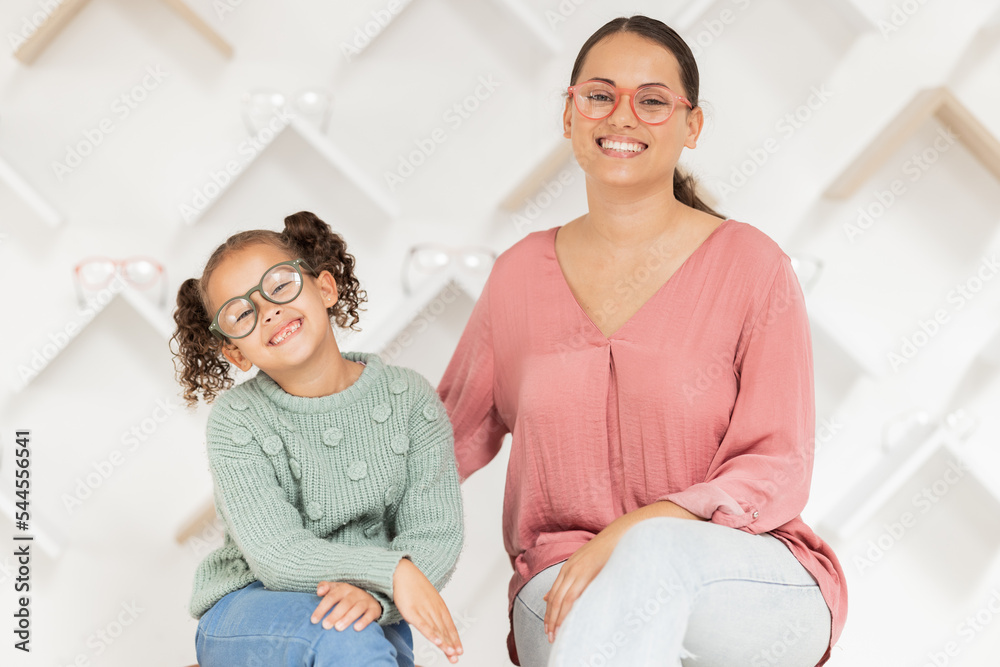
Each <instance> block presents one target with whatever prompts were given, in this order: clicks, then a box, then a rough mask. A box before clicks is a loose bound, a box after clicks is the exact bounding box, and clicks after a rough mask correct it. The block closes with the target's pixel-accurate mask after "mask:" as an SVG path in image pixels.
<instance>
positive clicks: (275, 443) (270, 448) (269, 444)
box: [261, 435, 284, 456]
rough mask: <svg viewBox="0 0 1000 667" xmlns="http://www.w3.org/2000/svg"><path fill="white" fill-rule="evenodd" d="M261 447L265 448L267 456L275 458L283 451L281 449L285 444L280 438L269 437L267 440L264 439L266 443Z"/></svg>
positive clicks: (275, 436)
mask: <svg viewBox="0 0 1000 667" xmlns="http://www.w3.org/2000/svg"><path fill="white" fill-rule="evenodd" d="M261 446H262V447H263V449H264V453H265V454H269V455H271V456H274V455H275V454H277V453H278V452H280V451H281V448H282V447H283V446H284V443H283V442H281V438H280V437H279V436H277V435H269V436H267V437H266V438H264V442H263V443H262V445H261Z"/></svg>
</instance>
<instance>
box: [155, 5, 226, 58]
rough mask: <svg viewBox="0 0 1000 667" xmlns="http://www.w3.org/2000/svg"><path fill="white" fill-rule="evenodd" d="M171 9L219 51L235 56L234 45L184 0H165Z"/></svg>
mask: <svg viewBox="0 0 1000 667" xmlns="http://www.w3.org/2000/svg"><path fill="white" fill-rule="evenodd" d="M163 2H165V3H166V4H167V5H168V6H169V7H170V8H171V9H173V10H174V11H175V12H177V13H178V14H179V15H180V17H181V18H182V19H184V20H185V21H186V22H187V23H188V24H189V25H190V26H191V27H193V28H194V29H195V30H197V31H198V32H199V33H201V35H202V36H203V37H204V38H205V39H207V40H208V41H209V43H211V45H212V46H214V47H215V48H216V49H218V51H219V53H221V54H222V55H223V56H225V57H226V58H232V57H233V46H232V44H230V43H229V42H227V41H226V39H225V37H223V36H222V35H221V34H219V32H218V31H217V30H216V29H215V28H213V27H212V26H211V24H210V23H208V21H206V20H205V19H204V17H203V16H202V15H201V14H200V13H198V12H197V11H196V10H195V9H194V8H193V7H192V6H191V5H189V4H188V3H186V2H184V0H163Z"/></svg>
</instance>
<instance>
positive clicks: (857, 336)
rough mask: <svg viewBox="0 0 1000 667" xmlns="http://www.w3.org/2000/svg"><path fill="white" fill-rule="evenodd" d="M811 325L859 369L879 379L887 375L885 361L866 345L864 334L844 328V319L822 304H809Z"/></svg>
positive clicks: (857, 330)
mask: <svg viewBox="0 0 1000 667" xmlns="http://www.w3.org/2000/svg"><path fill="white" fill-rule="evenodd" d="M807 309H808V311H809V323H810V325H811V326H813V327H816V328H818V329H822V330H823V332H824V333H825V334H826V336H827V337H828V338H829V339H830V340H832V341H834V342H835V343H836V344H837V346H838V347H839V348H840V349H841V350H842V351H843V353H844V355H845V356H846V357H847V358H848V359H850V360H851V361H853V362H854V364H856V365H857V367H858V368H859V369H860V370H862V371H864V372H865V373H867V374H869V375H871V376H872V377H875V378H878V377H881V376H882V375H883V374H884V373H885V361H884V360H883V358H882V355H880V354H878V353H877V352H875V351H874V350H873V349H871V347H870V346H869V345H867V344H866V338H865V336H864V333H863V332H862V331H860V330H859V329H858V328H857V327H853V326H844V325H843V324H842V318H840V317H837V316H835V315H833V314H832V313H830V312H829V310H828V309H827V308H824V307H823V305H822V304H819V303H816V302H809V303H808V304H807Z"/></svg>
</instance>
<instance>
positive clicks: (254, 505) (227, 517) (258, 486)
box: [208, 405, 408, 610]
mask: <svg viewBox="0 0 1000 667" xmlns="http://www.w3.org/2000/svg"><path fill="white" fill-rule="evenodd" d="M244 420H245V418H243V417H242V413H238V412H236V411H234V410H233V409H232V408H229V407H226V406H223V405H217V406H216V407H215V408H213V410H212V413H211V414H210V415H209V420H208V460H209V467H210V469H211V472H212V477H213V480H214V482H215V487H216V493H215V496H216V503H217V508H218V511H219V514H220V516H221V517H222V520H223V522H224V523H225V526H226V530H227V531H228V533H229V535H230V536H231V537H232V539H233V541H234V542H235V543H236V546H237V547H239V549H240V551H241V552H242V554H243V557H244V559H245V560H246V562H247V565H248V566H249V567H250V570H251V571H252V572H253V574H254V576H255V577H257V579H258V580H259V581H260V582H261V583H262V584H264V586H265V587H267V588H269V589H271V590H276V591H292V592H315V591H316V586H317V584H318V583H319V582H320V581H324V580H325V581H343V582H346V583H349V584H352V585H355V586H358V587H359V588H364V589H365V590H368V591H376V592H379V593H382V594H384V595H386V596H389V597H390V598H391V596H392V576H393V574H394V573H395V570H396V565H397V564H398V563H399V560H400V558H403V557H404V556H407V555H408V554H407V552H405V551H396V550H390V549H385V548H380V547H376V546H370V545H356V544H352V545H344V544H336V543H332V542H329V541H327V540H323V539H321V538H319V537H317V536H316V535H314V534H313V533H312V532H311V531H309V530H308V529H306V528H305V526H304V523H303V520H302V516H301V514H299V511H298V509H297V508H296V507H295V506H294V505H293V504H292V503H290V502H289V501H288V500H287V498H286V496H285V491H284V489H283V488H282V487H281V485H280V484H279V481H278V478H277V476H276V474H275V471H274V467H273V466H272V464H271V461H270V459H269V458H268V456H267V454H265V453H264V451H263V449H262V447H261V444H260V443H259V442H258V439H257V438H254V437H253V434H252V429H251V428H248V426H251V424H248V423H246V422H245V421H244ZM383 599H384V598H383ZM380 602H381V600H380ZM383 610H385V604H383Z"/></svg>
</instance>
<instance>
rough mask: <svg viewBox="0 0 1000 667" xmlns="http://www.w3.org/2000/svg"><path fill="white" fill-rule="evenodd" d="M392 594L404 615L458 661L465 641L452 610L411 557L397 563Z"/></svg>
mask: <svg viewBox="0 0 1000 667" xmlns="http://www.w3.org/2000/svg"><path fill="white" fill-rule="evenodd" d="M392 593H393V595H392V597H393V602H395V603H396V608H397V609H399V613H400V614H401V615H402V616H403V618H404V619H406V620H407V621H408V622H409V623H411V624H413V627H415V628H416V629H417V630H419V631H420V634H422V635H423V636H424V637H427V639H429V640H430V641H432V642H434V644H435V645H437V647H438V648H440V649H441V650H442V651H444V653H445V655H446V656H448V660H449V661H450V662H452V663H455V662H458V656H459V655H461V654H462V640H461V639H459V637H458V630H456V629H455V622H454V621H452V620H451V613H450V612H449V611H448V607H447V605H445V603H444V600H442V599H441V594H440V593H438V591H437V589H436V588H434V584H432V583H431V582H430V581H429V580H428V579H427V577H425V576H424V573H423V572H421V571H420V569H419V568H418V567H417V566H416V565H414V564H413V562H412V561H411V560H410V559H408V558H403V559H401V560H400V561H399V565H397V566H396V572H395V573H394V574H393V576H392Z"/></svg>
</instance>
